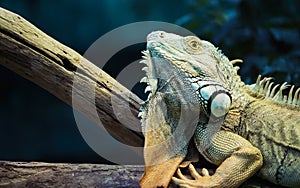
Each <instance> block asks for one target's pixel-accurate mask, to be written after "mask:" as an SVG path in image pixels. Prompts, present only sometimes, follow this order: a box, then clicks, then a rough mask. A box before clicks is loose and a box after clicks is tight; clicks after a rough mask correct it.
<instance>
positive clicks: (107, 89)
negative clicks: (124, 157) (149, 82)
mask: <svg viewBox="0 0 300 188" xmlns="http://www.w3.org/2000/svg"><path fill="white" fill-rule="evenodd" d="M0 65H3V66H5V67H7V68H8V69H10V70H12V71H13V72H15V73H17V74H19V75H21V76H22V77H24V78H26V79H28V80H30V81H32V82H34V83H36V84H37V85H39V86H40V87H42V88H44V89H46V90H47V91H49V92H50V93H52V94H53V95H55V96H56V97H58V98H59V99H61V100H62V101H64V102H66V103H67V104H69V105H71V106H73V108H75V109H76V110H78V111H79V112H81V113H82V114H84V115H85V116H86V117H87V118H89V119H91V120H92V121H94V122H96V123H98V124H99V123H100V121H99V118H100V120H101V122H105V124H104V126H105V128H106V129H107V130H108V131H109V132H110V133H111V134H112V135H113V136H114V137H115V138H116V139H118V140H119V141H122V142H124V143H126V144H130V145H132V146H143V138H142V135H141V134H140V133H139V132H135V131H132V130H130V129H128V128H126V127H125V126H124V125H122V124H121V123H120V121H118V117H116V115H115V114H114V110H113V109H112V104H111V98H112V97H114V98H116V99H117V101H118V105H119V107H120V108H124V109H126V108H127V109H128V108H129V109H130V111H131V112H132V114H133V115H132V117H131V119H130V122H131V123H132V125H130V126H131V127H134V128H135V130H138V129H139V127H140V125H139V121H138V119H137V118H136V116H137V113H138V109H139V103H140V102H141V100H140V99H139V98H138V97H137V96H136V95H134V94H133V93H131V92H130V91H129V90H128V89H126V88H125V87H124V86H122V85H121V84H120V83H118V82H117V81H116V80H114V79H113V78H111V77H110V76H109V75H108V74H106V73H105V72H104V71H102V70H101V69H99V68H98V67H97V66H95V65H94V64H92V63H91V62H89V61H88V60H87V59H85V58H83V57H82V56H81V55H80V54H78V53H77V52H75V51H74V50H72V49H70V48H68V47H67V46H65V45H63V44H61V43H59V42H57V41H56V40H54V39H53V38H51V37H49V36H48V35H46V34H45V33H43V32H42V31H41V30H39V29H38V28H36V27H35V26H33V25H32V24H31V23H29V22H28V21H26V20H25V19H24V18H22V17H21V16H19V15H17V14H14V13H12V12H9V11H7V10H5V9H3V8H0ZM75 77H76V80H74V79H75ZM75 81H76V86H74V84H73V83H74V82H75ZM91 88H94V91H93V90H91ZM72 89H76V90H75V91H76V92H75V93H72ZM73 91H74V90H73ZM72 94H73V95H76V97H77V98H79V100H78V101H79V103H77V105H74V103H72V102H73V101H72ZM94 96H95V97H94ZM126 96H128V98H127V97H126ZM95 104H96V111H97V113H93V112H92V110H93V109H95Z"/></svg>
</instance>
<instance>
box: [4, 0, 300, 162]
mask: <svg viewBox="0 0 300 188" xmlns="http://www.w3.org/2000/svg"><path fill="white" fill-rule="evenodd" d="M299 2H300V1H297V0H295V1H293V0H277V1H271V0H264V1H260V0H220V1H216V0H184V1H179V0H172V1H160V0H151V1H140V0H102V1H97V0H86V1H82V0H72V1H71V0H52V1H47V0H0V6H1V7H3V8H6V9H8V10H11V11H13V12H15V13H17V14H19V15H21V16H22V17H24V18H25V19H27V20H28V21H30V22H31V23H33V24H34V25H36V26H37V27H38V28H40V29H41V30H43V31H44V32H45V33H47V34H48V35H50V36H52V37H53V38H55V39H57V40H58V41H60V42H62V43H64V44H66V45H67V46H69V47H71V48H73V49H74V50H76V51H77V52H79V53H81V54H83V53H84V52H85V50H87V49H88V47H89V46H90V45H91V44H92V43H93V42H94V41H95V40H96V39H97V38H99V37H100V36H102V35H103V34H105V33H106V32H109V31H111V30H112V29H115V28H117V27H119V26H122V25H124V24H129V23H132V22H137V21H164V22H170V23H174V24H177V25H180V26H182V27H185V28H187V29H189V30H190V31H192V32H194V33H195V34H196V35H198V36H199V37H200V38H202V39H205V40H209V41H211V42H212V43H214V44H215V45H216V46H219V47H220V49H222V51H223V52H224V54H225V55H226V56H228V57H229V58H230V59H235V58H241V59H243V60H244V63H243V64H242V65H241V70H240V74H241V76H242V79H243V80H244V81H245V82H246V83H253V82H254V81H255V80H256V77H257V75H258V74H262V75H263V76H272V77H274V78H276V79H275V81H276V82H278V83H281V82H283V81H287V82H290V83H293V84H296V85H297V86H299V73H300V65H299V63H300V47H299V46H300V31H299V30H300V14H299V12H300V8H299V7H300V3H299ZM143 48H145V45H137V46H136V47H134V48H133V49H132V48H131V49H130V50H129V51H128V53H125V55H124V54H123V57H122V65H120V67H123V66H124V64H126V63H130V62H132V58H133V57H134V58H136V59H139V57H140V56H141V53H140V51H141V50H143ZM123 63H124V64H123ZM107 69H108V68H107ZM106 71H107V72H109V73H110V74H112V75H116V74H117V73H118V71H120V70H119V69H118V67H115V68H111V69H108V70H106ZM0 91H1V92H0V160H14V161H46V162H86V163H90V162H91V163H103V162H106V161H105V160H103V159H102V158H101V157H99V156H98V155H97V154H96V153H95V152H94V151H93V150H92V149H90V148H89V146H88V145H87V144H86V143H85V141H84V140H83V139H82V137H81V135H80V133H79V131H78V129H77V126H76V124H75V121H74V117H73V111H72V109H71V107H70V106H68V105H66V104H65V103H63V102H61V101H60V100H58V99H57V98H55V97H54V96H52V95H51V94H49V93H48V92H46V91H44V90H43V89H41V88H39V87H38V86H36V85H35V84H33V83H31V82H29V81H27V80H25V79H23V78H21V77H20V76H18V75H16V74H14V73H13V72H11V71H9V70H7V69H5V68H4V67H1V66H0ZM141 91H142V86H138V87H136V89H135V91H134V92H136V93H138V95H139V96H140V97H142V98H143V97H144V96H142V94H141V93H142V92H141Z"/></svg>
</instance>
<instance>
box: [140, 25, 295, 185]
mask: <svg viewBox="0 0 300 188" xmlns="http://www.w3.org/2000/svg"><path fill="white" fill-rule="evenodd" d="M145 55H146V57H145V59H146V60H144V61H143V62H142V63H145V64H146V65H147V67H148V68H147V70H146V71H147V78H145V79H144V80H143V82H146V83H147V84H148V85H149V87H148V88H147V91H150V95H149V98H148V100H147V101H146V102H145V104H144V106H143V107H142V109H141V111H142V113H141V116H142V125H143V128H144V131H145V138H146V144H145V160H146V164H147V161H151V160H152V162H153V159H156V157H157V156H158V155H159V154H158V153H156V154H155V156H152V154H151V152H147V148H148V147H149V146H151V145H155V144H157V143H159V142H160V141H164V140H165V139H166V137H167V136H166V134H165V133H166V132H168V134H173V133H174V130H176V128H177V127H180V126H179V125H180V123H179V122H180V118H178V116H180V115H182V113H181V112H187V114H191V113H193V112H196V113H194V116H186V117H192V118H191V119H193V117H195V114H196V118H195V119H196V120H197V121H196V124H195V123H194V121H193V120H191V119H189V121H184V122H186V124H185V127H184V129H179V130H180V131H181V132H182V134H181V135H179V136H178V135H176V137H178V138H179V140H180V141H182V142H172V143H173V144H174V143H175V146H174V148H175V149H176V152H175V154H172V155H169V154H170V150H168V149H166V150H165V152H164V151H162V153H163V156H164V157H163V158H164V159H165V160H168V159H171V160H174V159H175V158H176V157H177V158H178V156H179V158H180V159H179V160H177V158H176V161H177V163H176V164H174V165H173V166H175V167H176V168H177V167H178V166H179V163H180V162H181V161H182V160H183V156H185V155H187V153H188V151H187V149H186V148H187V145H186V143H188V142H194V143H195V145H196V147H197V149H198V151H199V153H200V154H202V155H203V156H204V157H205V158H206V159H207V160H208V161H210V162H211V163H213V164H216V165H218V168H217V169H216V172H215V173H214V174H213V175H209V174H208V173H207V171H206V170H205V169H204V170H203V171H202V175H199V174H198V173H197V172H196V171H195V169H194V168H193V166H192V165H190V166H189V169H190V172H191V175H192V177H193V179H188V178H186V177H185V176H183V175H182V174H181V172H180V170H178V171H177V177H173V178H172V179H173V182H175V183H176V184H178V185H180V186H183V187H238V186H239V185H241V184H242V183H243V182H245V181H246V180H247V179H249V178H250V177H251V176H253V175H254V174H257V175H258V176H260V177H261V178H263V179H266V180H268V181H270V182H273V183H275V184H279V185H283V186H287V187H300V178H299V177H300V170H299V169H300V107H299V106H300V96H299V91H300V89H298V90H297V91H296V92H293V88H294V87H292V88H291V89H290V92H289V95H288V96H284V95H283V94H282V90H284V89H286V85H285V84H283V85H281V86H274V85H273V83H272V82H271V81H270V79H269V78H264V79H262V80H261V77H260V76H259V77H258V80H257V82H256V84H253V85H245V84H244V83H243V82H242V81H241V79H240V76H239V75H238V74H237V71H238V69H239V68H238V67H237V66H234V65H235V63H236V62H240V60H234V61H229V60H228V58H227V57H226V56H224V55H223V54H222V53H221V52H220V51H219V50H218V49H217V48H215V47H214V46H213V45H212V44H211V43H209V42H207V41H204V40H200V39H199V38H197V37H195V36H188V37H181V36H178V35H175V34H171V33H166V32H163V31H156V32H152V33H150V34H149V35H148V38H147V52H145ZM198 81H199V82H198ZM193 83H194V84H193ZM195 83H197V84H198V85H195ZM157 101H160V103H161V104H163V105H157V104H158V102H157ZM154 104H155V105H154ZM162 106H163V107H162ZM154 108H155V109H160V112H158V111H159V110H154ZM179 114H180V115H179ZM161 117H163V118H161ZM149 119H150V120H149ZM157 119H160V120H157ZM186 120H188V118H187V119H186ZM156 121H157V122H159V125H158V127H161V130H163V131H162V132H164V133H163V134H161V132H160V130H158V129H157V130H156V131H153V132H154V133H151V132H148V130H149V129H150V128H149V127H151V130H153V126H154V125H155V124H157V123H156ZM177 124H178V125H177ZM160 125H162V126H160ZM185 129H186V130H190V131H193V135H191V136H189V135H188V134H187V135H185V134H186V133H183V132H185ZM165 130H167V131H165ZM157 135H160V136H157ZM182 135H183V136H182ZM156 138H157V139H158V140H155V139H156ZM154 142H155V144H153V143H154ZM170 143H171V142H170ZM178 143H183V144H178ZM169 145H171V144H169ZM170 148H171V147H170ZM149 156H150V157H149ZM174 156H175V157H174ZM162 164H163V163H160V166H163V165H162ZM154 167H155V165H154ZM176 168H175V169H176ZM168 169H170V170H169V171H171V172H169V174H173V173H174V172H173V171H174V170H173V169H174V168H170V167H169V166H168ZM168 169H163V171H165V172H168ZM157 170H159V169H157V168H156V169H155V170H150V171H151V172H155V173H153V174H152V175H151V172H150V173H147V169H146V173H145V175H144V177H143V178H142V180H141V182H142V183H141V186H142V187H156V186H159V185H162V186H165V185H167V184H168V183H169V182H168V180H164V182H162V183H161V184H160V183H157V184H155V183H147V182H150V181H143V180H145V179H148V180H149V179H152V178H154V179H155V178H156V179H157V180H155V181H152V182H159V178H160V177H155V176H156V175H155V174H156V171H157ZM150 176H151V177H150ZM149 177H150V178H149ZM166 179H168V178H166Z"/></svg>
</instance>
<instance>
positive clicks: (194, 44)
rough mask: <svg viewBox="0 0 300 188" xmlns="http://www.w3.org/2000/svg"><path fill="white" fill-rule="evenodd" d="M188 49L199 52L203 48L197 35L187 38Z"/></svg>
mask: <svg viewBox="0 0 300 188" xmlns="http://www.w3.org/2000/svg"><path fill="white" fill-rule="evenodd" d="M186 46H187V49H188V50H189V51H191V52H198V51H199V50H200V49H201V42H200V40H199V39H198V38H197V37H190V38H188V39H187V40H186Z"/></svg>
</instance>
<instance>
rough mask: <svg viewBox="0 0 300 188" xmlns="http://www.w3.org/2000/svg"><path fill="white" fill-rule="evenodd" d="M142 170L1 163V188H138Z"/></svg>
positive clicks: (123, 167) (101, 166) (90, 165)
mask: <svg viewBox="0 0 300 188" xmlns="http://www.w3.org/2000/svg"><path fill="white" fill-rule="evenodd" d="M143 170H144V169H143V167H142V166H131V165H125V166H120V165H103V164H59V163H55V164H50V163H41V162H38V163H37V162H31V163H24V162H7V161H0V187H28V188H29V187H30V188H31V187H132V188H133V187H139V186H138V181H139V178H140V176H141V174H142V173H143Z"/></svg>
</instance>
